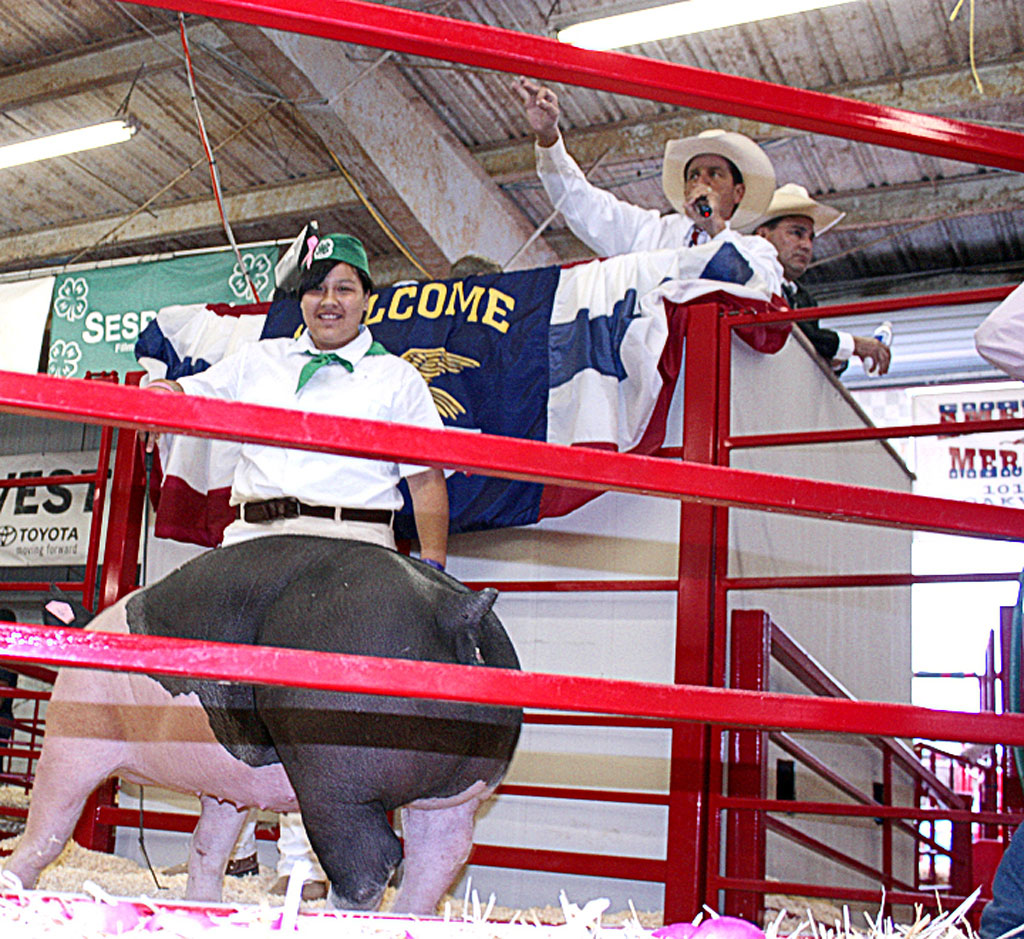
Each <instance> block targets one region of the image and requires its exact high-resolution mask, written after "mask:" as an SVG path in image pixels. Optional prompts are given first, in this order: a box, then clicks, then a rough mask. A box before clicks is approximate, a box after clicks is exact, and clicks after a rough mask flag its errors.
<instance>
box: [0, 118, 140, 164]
mask: <svg viewBox="0 0 1024 939" xmlns="http://www.w3.org/2000/svg"><path fill="white" fill-rule="evenodd" d="M136 130H138V125H137V124H136V123H135V122H134V121H131V120H122V121H106V122H105V123H103V124H92V125H90V126H89V127H80V128H79V129H78V130H66V131H64V132H63V133H61V134H49V135H48V136H46V137H35V138H34V139H32V140H23V141H21V142H20V143H12V144H8V145H7V146H6V147H0V169H5V168H6V167H8V166H21V165H22V164H24V163H35V162H36V161H37V160H48V159H50V157H55V156H65V155H66V154H68V153H78V152H79V151H80V150H95V149H96V148H97V147H107V146H109V145H110V144H112V143H123V142H124V141H125V140H128V139H129V138H130V137H131V136H132V134H134V133H135V131H136Z"/></svg>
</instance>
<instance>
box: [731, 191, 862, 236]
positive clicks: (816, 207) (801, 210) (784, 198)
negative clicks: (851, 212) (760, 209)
mask: <svg viewBox="0 0 1024 939" xmlns="http://www.w3.org/2000/svg"><path fill="white" fill-rule="evenodd" d="M787 215H802V216H803V217H804V218H809V219H810V220H811V221H812V222H813V223H814V235H815V237H817V236H818V235H821V234H824V233H825V232H827V231H828V230H829V229H830V228H831V227H832V226H833V225H835V224H836V223H837V222H838V221H839V220H840V219H842V218H844V217H845V215H846V213H845V212H840V211H839V209H834V208H832V206H830V205H823V204H822V203H821V202H815V200H814V199H812V198H811V197H810V195H808V193H807V190H806V189H804V187H803V186H798V185H797V184H796V183H786V185H785V186H779V188H778V189H776V190H775V195H773V196H772V201H771V203H770V204H769V206H768V208H767V209H766V210H765V213H764V215H762V216H761V218H759V219H757V221H755V222H754V223H753V224H752V225H749V226H747V230H748V231H754V230H755V229H757V228H759V227H760V226H761V225H763V224H764V223H765V222H770V221H771V220H772V219H773V218H785V217H786V216H787Z"/></svg>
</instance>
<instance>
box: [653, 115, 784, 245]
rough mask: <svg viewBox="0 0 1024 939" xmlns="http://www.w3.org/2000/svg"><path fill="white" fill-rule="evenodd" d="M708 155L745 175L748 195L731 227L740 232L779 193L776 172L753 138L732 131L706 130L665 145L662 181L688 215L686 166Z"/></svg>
mask: <svg viewBox="0 0 1024 939" xmlns="http://www.w3.org/2000/svg"><path fill="white" fill-rule="evenodd" d="M704 153H712V154H715V155H716V156H720V157H724V158H725V159H726V160H729V161H731V162H732V163H733V164H735V166H736V168H737V169H738V170H739V171H740V173H741V174H742V176H743V185H744V186H745V187H746V192H744V193H743V198H742V199H741V200H740V204H739V205H737V206H736V211H735V212H733V214H732V218H730V219H729V225H730V226H731V227H732V228H733V229H740V228H744V227H746V226H748V225H749V224H750V223H751V222H753V221H754V220H756V219H758V218H760V217H761V216H762V215H763V214H764V212H765V210H766V209H767V208H768V203H769V202H770V201H771V198H772V193H773V192H774V191H775V170H774V169H772V163H771V160H769V159H768V155H767V154H766V153H765V152H764V150H762V149H761V148H760V147H759V146H758V145H757V144H756V143H754V141H753V140H751V139H750V138H749V137H747V136H745V135H744V134H738V133H736V132H735V131H731V130H717V129H715V130H705V131H701V133H699V134H697V136H695V137H683V138H682V139H679V140H670V141H668V143H666V144H665V162H664V163H663V164H662V169H661V180H662V187H663V188H664V190H665V195H666V196H668V201H669V202H670V203H672V207H673V208H674V209H675V210H676V211H677V212H680V213H684V209H685V207H686V196H685V189H686V177H685V173H686V166H687V164H688V163H689V162H690V160H692V159H693V158H694V157H697V156H700V155H701V154H704Z"/></svg>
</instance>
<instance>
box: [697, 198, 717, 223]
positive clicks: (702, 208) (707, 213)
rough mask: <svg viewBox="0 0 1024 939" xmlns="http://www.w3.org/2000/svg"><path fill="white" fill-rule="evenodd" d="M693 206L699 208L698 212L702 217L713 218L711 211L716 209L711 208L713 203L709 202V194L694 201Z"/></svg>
mask: <svg viewBox="0 0 1024 939" xmlns="http://www.w3.org/2000/svg"><path fill="white" fill-rule="evenodd" d="M693 207H694V208H695V209H696V210H697V213H698V214H699V215H700V217H701V218H711V213H712V212H713V211H714V209H712V208H711V203H710V202H708V198H707V196H701V197H700V198H699V199H697V201H696V202H694V203H693Z"/></svg>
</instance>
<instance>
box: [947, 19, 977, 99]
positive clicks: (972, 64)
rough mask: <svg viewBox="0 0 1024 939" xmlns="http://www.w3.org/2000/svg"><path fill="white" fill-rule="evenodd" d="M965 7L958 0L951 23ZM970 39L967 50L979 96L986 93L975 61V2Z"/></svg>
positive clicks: (970, 24) (970, 23)
mask: <svg viewBox="0 0 1024 939" xmlns="http://www.w3.org/2000/svg"><path fill="white" fill-rule="evenodd" d="M963 5H964V0H957V4H956V6H955V7H953V12H952V13H950V14H949V21H950V22H951V23H952V22H953V20H955V19H956V17H957V14H958V13H959V12H960V8H961V7H962V6H963ZM968 31H969V35H968V39H967V48H968V50H969V54H970V59H971V75H973V76H974V84H975V85H976V86H977V88H978V94H982V95H983V94H984V93H985V86H984V85H982V83H981V76H980V75H979V74H978V67H977V65H976V64H975V61H974V0H971V6H970V22H969V26H968Z"/></svg>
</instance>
